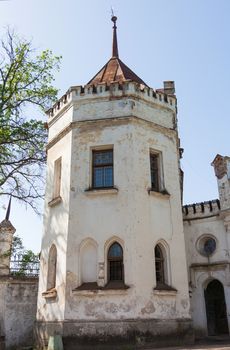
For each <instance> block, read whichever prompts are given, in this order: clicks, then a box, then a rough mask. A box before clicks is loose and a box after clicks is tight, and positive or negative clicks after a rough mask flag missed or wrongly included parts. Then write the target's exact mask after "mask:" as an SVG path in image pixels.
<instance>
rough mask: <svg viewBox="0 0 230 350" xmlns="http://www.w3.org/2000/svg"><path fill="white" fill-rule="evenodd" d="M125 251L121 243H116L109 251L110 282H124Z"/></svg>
mask: <svg viewBox="0 0 230 350" xmlns="http://www.w3.org/2000/svg"><path fill="white" fill-rule="evenodd" d="M123 272H124V268H123V250H122V247H121V246H120V244H119V243H117V242H115V243H113V244H112V245H111V247H110V248H109V251H108V280H109V281H123V280H124V273H123Z"/></svg>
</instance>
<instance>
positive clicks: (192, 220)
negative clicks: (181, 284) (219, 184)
mask: <svg viewBox="0 0 230 350" xmlns="http://www.w3.org/2000/svg"><path fill="white" fill-rule="evenodd" d="M183 213H184V236H185V246H186V257H187V266H188V277H189V286H190V296H191V313H192V319H193V325H194V331H195V335H196V337H203V336H207V335H208V325H207V315H206V305H205V289H206V288H207V285H208V283H209V282H211V281H212V280H218V281H219V282H220V283H221V284H222V285H223V288H224V294H225V302H226V313H227V317H228V325H229V327H228V328H229V330H230V316H229V315H230V298H229V295H230V288H229V267H230V260H229V246H228V233H227V232H226V228H225V226H224V220H223V218H222V216H221V208H220V204H219V200H213V201H208V202H202V203H196V204H192V205H187V206H184V207H183ZM208 238H211V239H214V240H215V242H216V246H215V247H214V250H213V252H212V253H211V252H210V254H208V255H205V254H204V252H203V251H202V243H203V242H204V241H205V239H208Z"/></svg>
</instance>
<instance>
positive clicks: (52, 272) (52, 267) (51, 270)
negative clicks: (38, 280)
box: [47, 244, 57, 290]
mask: <svg viewBox="0 0 230 350" xmlns="http://www.w3.org/2000/svg"><path fill="white" fill-rule="evenodd" d="M56 267H57V248H56V246H55V245H54V244H53V245H52V246H51V248H50V251H49V260H48V276H47V290H50V289H53V288H55V287H56Z"/></svg>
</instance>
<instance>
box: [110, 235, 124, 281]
mask: <svg viewBox="0 0 230 350" xmlns="http://www.w3.org/2000/svg"><path fill="white" fill-rule="evenodd" d="M115 244H117V245H119V247H120V248H121V252H122V256H121V257H120V256H119V257H110V256H109V252H110V249H111V248H112V246H113V245H115ZM119 261H120V262H121V279H118V280H117V279H111V273H110V264H111V262H119ZM107 282H108V283H110V282H122V283H124V251H123V248H122V246H121V244H120V243H119V242H117V241H115V242H113V243H111V245H110V246H109V248H108V251H107Z"/></svg>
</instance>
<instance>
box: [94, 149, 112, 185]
mask: <svg viewBox="0 0 230 350" xmlns="http://www.w3.org/2000/svg"><path fill="white" fill-rule="evenodd" d="M92 185H93V188H106V187H113V150H112V149H110V150H101V151H93V181H92Z"/></svg>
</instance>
